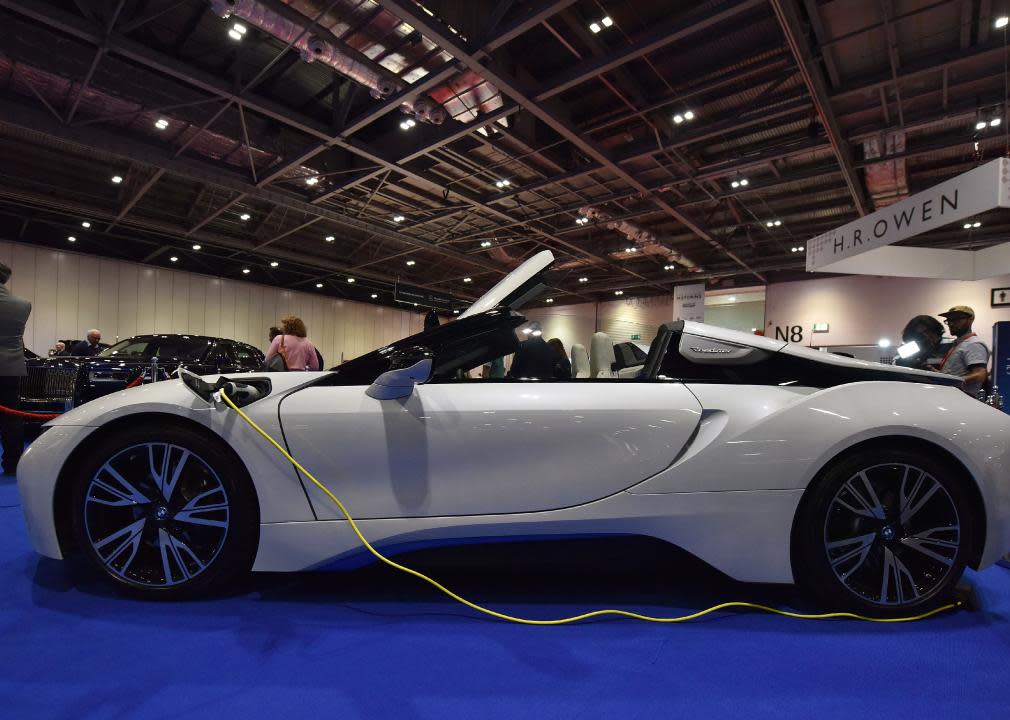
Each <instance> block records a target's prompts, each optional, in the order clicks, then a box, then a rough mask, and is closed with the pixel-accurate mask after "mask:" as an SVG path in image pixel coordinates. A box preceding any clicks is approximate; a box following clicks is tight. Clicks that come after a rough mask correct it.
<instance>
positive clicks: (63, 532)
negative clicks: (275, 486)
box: [53, 412, 260, 557]
mask: <svg viewBox="0 0 1010 720" xmlns="http://www.w3.org/2000/svg"><path fill="white" fill-rule="evenodd" d="M146 425H155V426H158V427H165V426H166V425H172V426H174V427H179V428H187V429H189V430H194V431H196V432H198V433H200V434H201V435H202V436H203V437H204V438H206V439H207V440H209V441H210V442H212V443H214V444H216V445H217V446H219V447H220V448H221V449H222V450H224V452H225V453H227V454H228V455H229V456H230V457H231V460H232V462H233V463H234V465H235V467H237V468H238V469H239V470H240V472H241V473H242V474H243V475H244V476H245V479H246V481H247V482H248V483H249V487H250V488H251V489H252V496H253V499H254V501H255V510H256V517H257V522H256V526H257V528H258V527H259V520H258V518H259V516H260V508H259V497H258V495H257V494H256V485H255V483H253V482H252V478H251V476H250V474H249V469H248V468H247V467H246V465H245V463H244V462H243V461H242V458H241V457H239V455H238V453H236V452H235V450H234V448H232V447H231V445H229V444H228V442H227V441H225V439H224V438H222V437H221V436H220V435H218V434H217V433H216V432H214V431H213V430H212V429H211V428H209V427H207V426H206V425H203V424H201V423H198V422H196V421H195V420H190V419H189V418H186V417H182V416H179V415H175V414H173V413H167V412H144V413H134V414H131V415H124V416H122V417H119V418H116V419H115V420H113V421H111V422H109V423H107V424H105V425H103V426H102V427H100V428H99V429H98V430H96V431H95V432H93V433H92V434H91V435H89V436H88V437H87V438H86V439H85V440H84V442H82V443H81V444H80V445H78V446H77V447H76V448H74V450H73V452H71V453H70V455H69V456H67V459H66V462H64V463H63V467H62V468H60V474H59V477H58V478H57V479H56V487H55V488H54V490H53V518H54V519H55V524H56V539H57V541H58V542H59V546H60V552H61V553H62V554H63V556H64V557H68V556H69V555H71V554H73V553H75V552H76V551H77V542H76V540H75V539H74V531H73V517H72V512H73V493H72V492H70V485H71V483H73V480H74V470H75V469H76V468H77V467H79V465H80V462H81V461H82V459H83V458H84V457H85V455H86V454H87V453H88V451H89V450H90V449H91V448H93V447H94V446H95V445H96V444H98V443H100V442H102V441H103V440H105V439H106V438H108V437H110V436H112V435H115V434H116V433H117V432H119V431H120V430H122V429H124V428H127V427H129V428H130V429H134V428H136V427H138V426H146Z"/></svg>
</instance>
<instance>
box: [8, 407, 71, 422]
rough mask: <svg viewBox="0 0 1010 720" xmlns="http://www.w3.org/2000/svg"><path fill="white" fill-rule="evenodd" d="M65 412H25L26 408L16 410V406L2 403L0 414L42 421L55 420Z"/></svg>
mask: <svg viewBox="0 0 1010 720" xmlns="http://www.w3.org/2000/svg"><path fill="white" fill-rule="evenodd" d="M62 414H63V413H32V412H25V411H24V410H15V409H14V408H9V407H4V406H3V405H0V415H13V416H15V417H19V418H24V419H25V420H38V421H40V422H47V421H49V420H55V419H56V418H58V417H59V416H60V415H62Z"/></svg>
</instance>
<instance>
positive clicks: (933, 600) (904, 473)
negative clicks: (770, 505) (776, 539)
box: [793, 447, 974, 616]
mask: <svg viewBox="0 0 1010 720" xmlns="http://www.w3.org/2000/svg"><path fill="white" fill-rule="evenodd" d="M967 482H970V479H969V478H967V477H965V474H964V471H963V470H962V469H960V468H957V467H956V466H953V465H952V464H950V463H949V462H945V461H941V460H939V459H938V458H936V457H931V456H929V455H927V454H925V453H922V452H915V451H911V450H907V449H899V448H895V449H887V448H883V447H876V448H867V449H864V450H857V451H855V452H854V453H853V454H852V455H851V456H849V457H845V458H843V459H841V460H840V461H839V462H836V463H834V464H832V465H831V466H830V467H829V468H828V469H827V470H826V471H825V472H824V473H822V474H821V475H820V476H819V477H818V478H817V479H816V480H815V481H814V482H813V483H812V484H811V486H810V488H809V490H808V491H807V495H806V496H805V497H804V501H803V503H802V505H801V508H800V514H799V516H798V517H797V526H796V533H795V535H794V542H795V545H794V549H793V550H794V552H793V558H794V570H795V574H796V577H797V580H798V581H799V583H800V584H801V585H802V586H804V587H805V588H806V589H807V590H809V591H811V592H812V593H813V594H814V595H816V596H818V597H819V598H820V599H821V601H822V602H824V603H825V605H826V607H827V608H837V609H849V610H852V611H855V612H861V613H867V614H872V615H892V616H893V615H912V614H916V613H919V612H924V611H927V610H929V609H931V608H933V607H936V606H938V605H941V604H943V603H944V602H945V601H947V600H948V599H949V596H950V593H951V590H952V588H953V587H954V584H955V583H957V581H958V579H960V577H961V574H962V573H963V572H964V567H965V564H966V563H967V561H968V558H969V556H970V553H971V548H972V541H973V537H972V527H973V525H974V522H973V520H974V518H973V517H972V503H971V500H970V496H969V494H968V489H967V488H966V486H965V484H966V483H967Z"/></svg>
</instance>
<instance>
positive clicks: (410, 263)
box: [407, 260, 417, 267]
mask: <svg viewBox="0 0 1010 720" xmlns="http://www.w3.org/2000/svg"><path fill="white" fill-rule="evenodd" d="M411 265H417V261H416V260H408V261H407V267H410V266H411Z"/></svg>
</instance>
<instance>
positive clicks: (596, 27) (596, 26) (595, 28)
mask: <svg viewBox="0 0 1010 720" xmlns="http://www.w3.org/2000/svg"><path fill="white" fill-rule="evenodd" d="M589 29H590V30H592V31H593V35H595V34H596V33H598V32H599V31H600V30H602V29H603V28H602V27H600V24H599V23H598V22H591V23H589Z"/></svg>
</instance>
